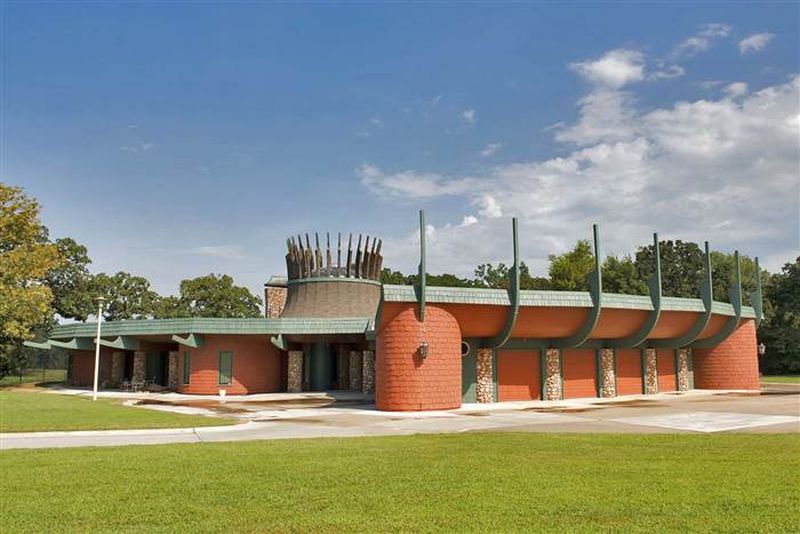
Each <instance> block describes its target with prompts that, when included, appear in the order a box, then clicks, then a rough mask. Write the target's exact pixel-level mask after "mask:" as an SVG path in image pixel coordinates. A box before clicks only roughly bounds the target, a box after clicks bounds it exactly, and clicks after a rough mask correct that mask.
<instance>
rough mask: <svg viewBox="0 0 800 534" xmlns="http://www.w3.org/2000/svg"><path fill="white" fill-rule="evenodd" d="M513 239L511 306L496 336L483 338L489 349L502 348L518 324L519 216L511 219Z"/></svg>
mask: <svg viewBox="0 0 800 534" xmlns="http://www.w3.org/2000/svg"><path fill="white" fill-rule="evenodd" d="M511 239H512V242H513V246H514V263H513V265H512V266H511V270H510V271H509V273H508V278H509V287H508V300H509V302H510V303H511V306H510V308H509V310H508V315H507V316H506V322H505V324H504V325H503V328H502V330H500V332H498V333H497V335H496V336H494V337H491V338H489V339H485V340H482V342H481V346H482V347H484V348H489V349H499V348H502V347H503V346H504V345H505V344H506V343H507V342H508V340H509V339H510V338H511V333H512V332H513V331H514V326H515V325H516V324H517V317H518V316H519V300H520V289H519V265H520V262H519V236H518V230H517V218H516V217H514V218H513V219H511Z"/></svg>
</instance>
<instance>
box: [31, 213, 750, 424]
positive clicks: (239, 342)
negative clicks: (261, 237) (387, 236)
mask: <svg viewBox="0 0 800 534" xmlns="http://www.w3.org/2000/svg"><path fill="white" fill-rule="evenodd" d="M423 227H424V225H423ZM513 229H514V232H513V241H514V267H513V268H512V269H511V275H510V276H511V279H510V284H509V285H510V289H508V290H505V289H488V288H486V289H484V288H446V287H428V286H427V284H426V277H425V276H424V273H425V272H426V271H425V240H424V234H421V239H420V243H421V253H420V274H422V276H420V283H419V284H418V285H417V286H398V285H386V284H381V283H380V281H379V279H380V272H381V267H382V262H383V258H382V254H381V246H382V243H381V242H380V241H378V240H373V241H372V243H371V245H370V238H369V237H368V238H367V239H366V241H365V242H364V243H363V246H362V240H361V237H359V238H358V243H357V245H356V246H355V248H354V247H353V243H352V237H351V238H350V243H349V244H348V245H347V247H346V249H343V248H342V240H341V237H339V246H338V248H337V249H335V250H334V249H332V248H331V246H330V241H328V244H327V246H326V247H325V249H324V250H323V249H322V247H320V245H319V239H317V240H316V246H315V247H312V245H311V243H310V240H309V238H308V236H306V240H305V244H303V241H302V239H301V238H300V237H299V236H298V240H297V241H295V240H294V238H290V239H289V240H288V241H287V245H288V253H287V255H286V261H287V274H288V276H286V277H273V278H272V279H270V281H269V282H268V283H267V284H266V286H265V296H266V315H267V316H266V317H264V318H261V319H210V318H187V319H164V320H139V321H116V322H106V323H103V325H102V328H103V330H102V337H101V340H100V344H101V351H100V366H99V377H100V382H101V384H102V385H103V386H104V387H120V386H121V385H128V384H131V383H139V384H142V383H143V384H149V385H150V386H157V387H161V388H166V389H171V390H175V391H177V392H180V393H186V394H201V395H218V394H220V393H221V392H223V391H224V393H225V394H227V395H238V394H250V393H268V392H278V391H288V392H299V391H305V390H312V391H325V390H336V389H339V390H353V391H361V392H363V393H366V394H373V393H374V398H375V404H376V406H377V407H378V408H379V409H381V410H391V411H394V410H434V409H451V408H457V407H459V406H461V405H462V404H463V403H471V402H508V401H521V400H556V399H564V398H566V399H571V398H584V397H615V396H619V395H633V394H653V393H659V392H681V391H686V390H688V389H691V388H702V389H758V387H759V381H758V359H757V348H756V344H757V341H756V329H755V327H756V323H757V321H759V320H760V318H761V295H760V287H759V288H758V289H757V290H756V291H754V292H753V294H751V295H750V302H751V303H752V304H753V305H752V306H745V305H743V303H742V294H741V280H740V278H739V271H738V269H737V272H736V279H735V281H734V283H733V285H732V287H731V290H730V295H731V300H732V302H731V303H723V302H718V301H714V300H713V296H712V295H711V287H712V284H711V260H710V254H708V246H707V245H706V266H705V277H704V280H703V283H702V291H701V294H699V295H698V298H696V299H688V298H673V297H667V296H664V295H662V294H661V284H660V261H659V258H658V239H657V237H655V240H654V243H655V252H656V261H655V268H654V272H653V274H652V277H651V280H650V295H649V296H639V295H619V294H611V293H604V292H603V290H602V277H601V262H600V254H599V253H597V251H598V250H599V237H598V232H597V229H595V236H594V237H595V251H596V254H595V256H596V258H595V260H596V261H595V269H594V271H593V272H592V273H591V275H590V287H591V290H590V291H588V292H566V291H522V290H520V289H519V278H518V269H517V266H518V265H519V253H518V247H517V239H516V221H514V226H513ZM737 257H738V256H737ZM95 331H96V325H93V324H70V325H61V326H59V327H57V328H56V329H55V330H54V331H53V333H52V335H51V339H50V340H49V341H48V342H47V346H50V347H57V348H62V349H64V350H67V351H68V353H69V355H70V358H69V360H70V369H69V374H68V376H69V380H70V382H71V383H72V384H74V385H81V386H86V385H91V383H92V380H93V372H94V336H95Z"/></svg>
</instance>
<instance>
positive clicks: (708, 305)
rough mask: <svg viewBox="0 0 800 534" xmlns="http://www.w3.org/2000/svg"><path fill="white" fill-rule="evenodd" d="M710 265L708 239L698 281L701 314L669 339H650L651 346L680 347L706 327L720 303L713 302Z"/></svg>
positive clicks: (692, 339) (693, 339)
mask: <svg viewBox="0 0 800 534" xmlns="http://www.w3.org/2000/svg"><path fill="white" fill-rule="evenodd" d="M711 273H712V265H711V250H710V248H709V246H708V241H706V243H705V261H704V270H703V280H702V282H701V283H700V301H701V302H702V303H703V310H702V315H700V317H699V318H698V319H697V321H696V322H695V323H694V325H692V327H691V328H690V329H689V330H688V331H687V332H685V333H684V334H682V335H680V336H677V337H673V338H669V339H654V340H651V341H650V346H651V347H653V348H681V347H686V346H687V345H690V344H691V343H694V341H695V340H696V339H697V338H698V336H699V335H700V334H702V333H703V330H705V329H706V327H707V326H708V323H709V322H710V321H711V315H712V314H713V313H714V311H715V310H714V305H715V304H722V303H717V302H714V289H713V287H714V285H713V281H712V279H711Z"/></svg>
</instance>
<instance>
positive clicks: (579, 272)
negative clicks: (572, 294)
mask: <svg viewBox="0 0 800 534" xmlns="http://www.w3.org/2000/svg"><path fill="white" fill-rule="evenodd" d="M592 269H594V255H593V254H592V246H591V245H590V244H589V241H587V240H586V239H581V240H580V241H578V242H577V243H575V246H574V247H573V248H572V250H570V251H569V252H566V253H564V254H560V255H552V254H551V255H550V283H551V284H552V287H553V289H561V290H568V291H588V290H589V274H590V273H591V272H592Z"/></svg>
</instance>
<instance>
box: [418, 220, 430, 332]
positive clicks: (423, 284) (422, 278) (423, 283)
mask: <svg viewBox="0 0 800 534" xmlns="http://www.w3.org/2000/svg"><path fill="white" fill-rule="evenodd" d="M427 285H428V272H427V268H426V265H425V210H419V295H417V299H418V300H419V320H420V322H425V299H426V295H425V293H426V289H427Z"/></svg>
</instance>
